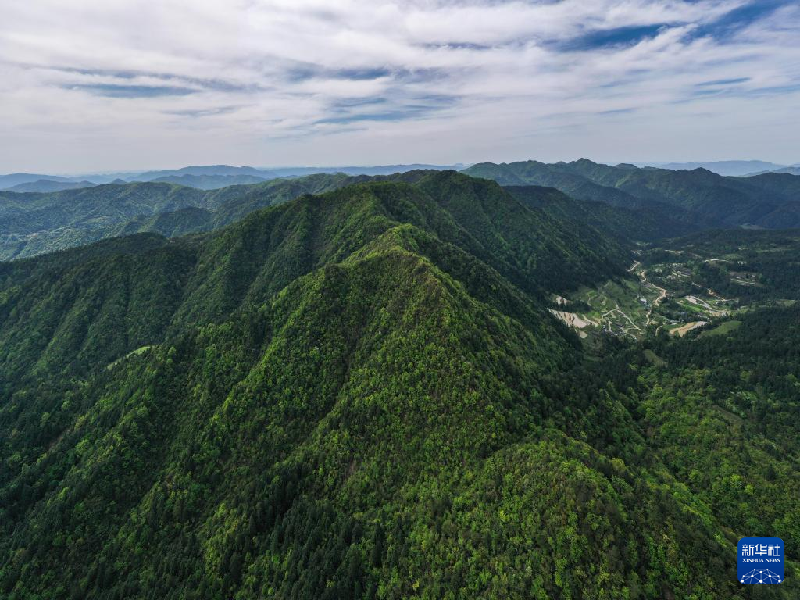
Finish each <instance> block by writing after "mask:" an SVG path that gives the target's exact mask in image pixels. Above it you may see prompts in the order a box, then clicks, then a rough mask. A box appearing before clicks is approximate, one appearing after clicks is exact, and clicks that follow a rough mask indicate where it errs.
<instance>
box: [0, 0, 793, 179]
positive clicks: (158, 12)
mask: <svg viewBox="0 0 800 600" xmlns="http://www.w3.org/2000/svg"><path fill="white" fill-rule="evenodd" d="M1 10H2V13H0V14H2V19H0V141H1V142H2V143H0V173H8V172H14V171H34V172H48V173H79V172H94V171H103V170H105V171H112V170H137V169H152V168H177V167H181V166H184V165H188V164H234V165H255V166H285V165H318V166H323V165H325V166H330V165H378V164H397V163H410V162H427V163H435V164H453V163H456V162H463V163H471V162H478V161H483V160H491V161H496V162H499V161H512V160H525V159H529V158H533V159H537V160H543V161H556V160H573V159H577V158H580V157H588V158H591V159H594V160H598V161H601V162H608V163H616V162H622V161H625V162H646V161H695V160H697V161H699V160H727V159H755V158H758V159H763V160H771V161H774V162H777V163H782V164H793V163H797V162H800V143H798V140H799V139H800V115H799V114H798V113H800V110H798V109H800V2H797V0H758V1H752V0H692V1H671V0H662V1H650V0H613V1H612V0H561V1H541V2H519V1H503V0H408V1H403V2H388V1H385V0H159V1H155V0H154V1H150V2H147V1H144V0H103V2H98V1H97V0H70V1H69V2H64V1H63V0H27V1H25V2H11V1H9V2H5V3H4V6H3V7H2V9H1Z"/></svg>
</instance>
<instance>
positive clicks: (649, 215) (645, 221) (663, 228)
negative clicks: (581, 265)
mask: <svg viewBox="0 0 800 600" xmlns="http://www.w3.org/2000/svg"><path fill="white" fill-rule="evenodd" d="M506 189H507V190H508V192H509V193H510V194H511V195H512V196H514V197H515V198H516V199H517V200H519V201H520V202H521V203H522V204H524V205H525V206H527V207H529V208H532V209H539V210H542V211H544V212H545V213H547V214H548V215H550V216H551V217H553V218H554V219H556V220H558V221H567V222H569V221H572V222H578V223H584V224H586V225H589V226H591V227H592V228H594V229H596V230H597V231H599V232H601V233H602V234H604V235H605V236H608V237H610V238H612V239H615V240H617V241H618V242H619V243H621V244H629V243H630V242H631V241H646V242H652V241H654V240H659V239H662V238H665V237H676V236H680V235H685V234H687V233H690V232H692V231H695V230H696V229H697V227H695V226H693V225H691V224H689V223H685V222H682V221H676V220H674V219H673V218H672V217H671V215H670V214H669V213H668V212H667V211H665V210H660V209H659V208H657V207H651V208H648V209H632V208H623V207H619V206H610V205H608V204H606V203H604V202H590V201H581V200H575V199H574V198H570V197H569V196H567V195H566V194H564V193H563V192H560V191H558V190H557V189H555V188H550V187H540V186H534V185H529V186H509V187H507V188H506ZM587 242H588V240H587ZM595 243H598V242H594V241H593V242H591V243H590V244H589V245H590V246H592V247H594V244H595Z"/></svg>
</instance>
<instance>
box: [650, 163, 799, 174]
mask: <svg viewBox="0 0 800 600" xmlns="http://www.w3.org/2000/svg"><path fill="white" fill-rule="evenodd" d="M637 166H640V167H656V168H658V169H669V170H671V171H694V170H695V169H706V170H707V171H711V172H712V173H718V174H719V175H728V176H732V177H742V176H747V175H754V174H756V173H764V172H770V171H778V170H780V169H783V168H785V165H779V164H776V163H773V162H765V161H763V160H719V161H710V162H667V163H637Z"/></svg>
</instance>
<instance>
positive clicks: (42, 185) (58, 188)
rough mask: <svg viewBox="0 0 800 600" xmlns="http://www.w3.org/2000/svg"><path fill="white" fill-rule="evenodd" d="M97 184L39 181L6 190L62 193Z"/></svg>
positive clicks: (88, 182) (20, 184)
mask: <svg viewBox="0 0 800 600" xmlns="http://www.w3.org/2000/svg"><path fill="white" fill-rule="evenodd" d="M95 185H97V184H96V183H92V182H91V181H87V180H86V179H84V180H81V181H57V180H54V179H37V180H36V181H29V182H27V183H19V184H17V185H15V186H12V187H9V188H5V190H4V191H7V192H40V193H47V192H62V191H64V190H74V189H77V188H85V187H94V186H95Z"/></svg>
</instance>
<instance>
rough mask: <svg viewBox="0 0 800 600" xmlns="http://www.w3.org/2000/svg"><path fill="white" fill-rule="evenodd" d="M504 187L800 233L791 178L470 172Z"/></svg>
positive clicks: (576, 170)
mask: <svg viewBox="0 0 800 600" xmlns="http://www.w3.org/2000/svg"><path fill="white" fill-rule="evenodd" d="M464 172H465V173H467V174H469V175H472V176H475V177H484V178H486V179H493V180H495V181H497V182H498V183H500V184H501V185H503V186H526V185H538V186H549V187H553V188H556V189H557V190H559V191H561V192H563V193H565V194H567V195H568V196H571V197H572V198H574V199H576V200H581V201H594V202H604V203H606V204H611V205H614V206H619V207H624V208H627V209H632V210H636V211H640V212H641V214H643V215H645V214H646V215H647V217H648V218H652V217H653V216H654V215H657V216H658V217H659V220H661V221H662V222H665V223H670V227H673V226H674V223H675V222H679V223H685V224H687V225H689V226H691V227H695V228H698V229H704V228H706V229H707V228H712V227H723V228H732V227H751V228H765V229H777V228H788V227H800V178H798V177H796V176H794V175H790V174H788V173H765V174H762V175H755V176H752V177H746V178H745V177H723V176H722V175H719V174H717V173H712V172H711V171H708V170H706V169H695V170H693V171H684V170H676V171H673V170H668V169H656V168H653V167H644V168H639V167H636V166H634V165H629V164H620V165H617V166H613V167H612V166H608V165H601V164H598V163H595V162H592V161H590V160H587V159H581V160H578V161H575V162H570V163H564V162H561V163H553V164H547V163H541V162H537V161H525V162H516V163H500V164H496V163H479V164H477V165H473V166H472V167H469V168H468V169H466V170H465V171H464Z"/></svg>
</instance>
